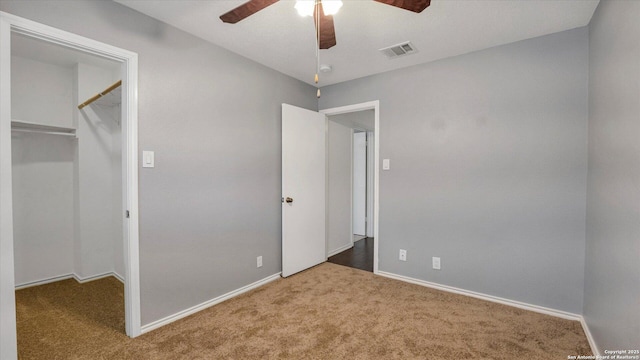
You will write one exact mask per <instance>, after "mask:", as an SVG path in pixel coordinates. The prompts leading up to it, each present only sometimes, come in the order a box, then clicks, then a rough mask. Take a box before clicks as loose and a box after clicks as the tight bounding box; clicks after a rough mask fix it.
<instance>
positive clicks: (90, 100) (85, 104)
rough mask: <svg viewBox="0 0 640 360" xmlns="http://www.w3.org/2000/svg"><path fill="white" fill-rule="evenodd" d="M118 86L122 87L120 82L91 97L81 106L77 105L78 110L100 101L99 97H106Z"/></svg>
mask: <svg viewBox="0 0 640 360" xmlns="http://www.w3.org/2000/svg"><path fill="white" fill-rule="evenodd" d="M120 85H122V80H118V82H116V83H115V84H113V85H111V86H109V87H108V88H106V89H105V90H104V91H103V92H101V93H99V94H97V95H95V96H93V97H91V98H90V99H89V100H87V101H85V102H83V103H82V104H80V105H78V109H82V108H83V107H85V106H87V105H89V104H91V103H92V102H94V101H96V100H98V99H100V98H101V97H103V96H105V95H107V94H108V93H110V92H111V91H113V90H114V89H116V88H118V86H120Z"/></svg>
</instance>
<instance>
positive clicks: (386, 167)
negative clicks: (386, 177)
mask: <svg viewBox="0 0 640 360" xmlns="http://www.w3.org/2000/svg"><path fill="white" fill-rule="evenodd" d="M390 162H391V161H390V160H389V159H382V170H389V169H390V168H391V166H390Z"/></svg>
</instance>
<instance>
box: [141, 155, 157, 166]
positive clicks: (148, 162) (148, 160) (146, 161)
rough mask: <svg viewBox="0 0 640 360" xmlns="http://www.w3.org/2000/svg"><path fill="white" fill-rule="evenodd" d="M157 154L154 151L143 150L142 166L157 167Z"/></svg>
mask: <svg viewBox="0 0 640 360" xmlns="http://www.w3.org/2000/svg"><path fill="white" fill-rule="evenodd" d="M154 158H155V154H154V153H153V151H143V152H142V167H143V168H152V167H155V159H154Z"/></svg>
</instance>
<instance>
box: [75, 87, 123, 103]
mask: <svg viewBox="0 0 640 360" xmlns="http://www.w3.org/2000/svg"><path fill="white" fill-rule="evenodd" d="M121 85H122V80H118V81H117V82H116V83H115V84H113V85H111V86H109V87H108V88H106V89H104V90H103V91H102V92H100V93H99V94H96V95H94V96H92V97H91V98H89V99H88V100H87V101H85V102H83V103H82V104H80V105H78V109H82V108H83V107H85V106H87V105H90V104H91V103H93V102H96V105H103V106H115V105H120V102H121V96H122V88H121V87H120V86H121Z"/></svg>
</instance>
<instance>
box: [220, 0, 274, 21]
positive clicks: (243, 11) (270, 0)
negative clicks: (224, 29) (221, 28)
mask: <svg viewBox="0 0 640 360" xmlns="http://www.w3.org/2000/svg"><path fill="white" fill-rule="evenodd" d="M277 2H278V0H250V1H247V2H246V3H244V4H242V5H240V6H238V7H237V8H235V9H233V10H231V11H229V12H227V13H225V14H222V15H221V16H220V20H222V21H223V22H226V23H230V24H235V23H237V22H238V21H240V20H242V19H244V18H247V17H249V16H251V15H253V14H255V13H257V12H258V11H260V10H262V9H264V8H266V7H267V6H269V5H272V4H275V3H277Z"/></svg>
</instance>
